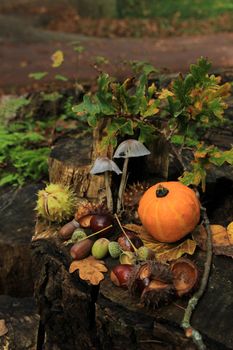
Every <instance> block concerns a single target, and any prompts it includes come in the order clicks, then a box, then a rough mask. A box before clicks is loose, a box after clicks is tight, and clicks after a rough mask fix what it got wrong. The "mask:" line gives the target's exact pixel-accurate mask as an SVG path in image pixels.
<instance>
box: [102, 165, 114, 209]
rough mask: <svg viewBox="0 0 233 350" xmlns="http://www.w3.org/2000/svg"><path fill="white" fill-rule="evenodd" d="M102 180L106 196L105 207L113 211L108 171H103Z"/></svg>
mask: <svg viewBox="0 0 233 350" xmlns="http://www.w3.org/2000/svg"><path fill="white" fill-rule="evenodd" d="M104 182H105V189H106V197H107V207H108V210H109V211H110V212H111V213H112V212H113V200H112V191H111V187H110V182H109V172H108V171H105V173H104Z"/></svg>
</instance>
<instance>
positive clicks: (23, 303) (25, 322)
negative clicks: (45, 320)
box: [0, 295, 39, 350]
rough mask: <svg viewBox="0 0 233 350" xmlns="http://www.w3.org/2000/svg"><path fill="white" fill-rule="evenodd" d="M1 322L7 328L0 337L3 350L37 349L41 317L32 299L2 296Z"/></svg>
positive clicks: (0, 305) (0, 303)
mask: <svg viewBox="0 0 233 350" xmlns="http://www.w3.org/2000/svg"><path fill="white" fill-rule="evenodd" d="M0 320H1V323H0V324H1V325H2V322H4V324H5V327H6V328H5V331H6V333H5V334H4V335H2V334H1V336H0V348H1V349H2V350H13V349H14V350H35V349H36V343H37V330H38V325H39V315H38V314H37V313H36V307H35V303H34V300H33V299H32V298H21V299H20V298H11V297H9V296H5V295H2V296H0ZM0 328H1V327H0ZM1 329H2V328H1Z"/></svg>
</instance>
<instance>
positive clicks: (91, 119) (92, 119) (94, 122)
mask: <svg viewBox="0 0 233 350" xmlns="http://www.w3.org/2000/svg"><path fill="white" fill-rule="evenodd" d="M87 122H88V124H89V125H90V126H91V127H93V128H95V127H96V125H97V118H96V115H94V114H93V115H90V116H89V117H88V118H87Z"/></svg>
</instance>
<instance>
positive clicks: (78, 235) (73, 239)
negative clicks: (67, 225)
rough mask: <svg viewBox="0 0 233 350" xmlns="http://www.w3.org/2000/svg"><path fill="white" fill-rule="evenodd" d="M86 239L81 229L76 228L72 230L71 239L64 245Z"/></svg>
mask: <svg viewBox="0 0 233 350" xmlns="http://www.w3.org/2000/svg"><path fill="white" fill-rule="evenodd" d="M85 237H87V234H86V233H85V232H84V230H82V229H81V228H76V230H74V232H73V234H72V236H71V239H69V240H68V241H67V242H65V245H68V244H71V243H76V242H79V241H80V240H81V239H83V238H85Z"/></svg>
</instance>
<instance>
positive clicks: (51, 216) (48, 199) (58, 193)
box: [36, 183, 76, 223]
mask: <svg viewBox="0 0 233 350" xmlns="http://www.w3.org/2000/svg"><path fill="white" fill-rule="evenodd" d="M75 204H76V196H75V194H74V192H73V191H72V190H71V189H70V188H69V187H68V186H64V185H61V184H53V183H51V184H49V185H47V186H46V187H45V189H44V190H40V191H39V192H38V199H37V205H36V211H37V213H38V215H40V216H42V217H43V218H45V219H47V220H49V221H52V222H55V221H56V222H58V223H60V222H62V221H65V220H68V219H70V218H71V217H72V216H73V215H74V211H75Z"/></svg>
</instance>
